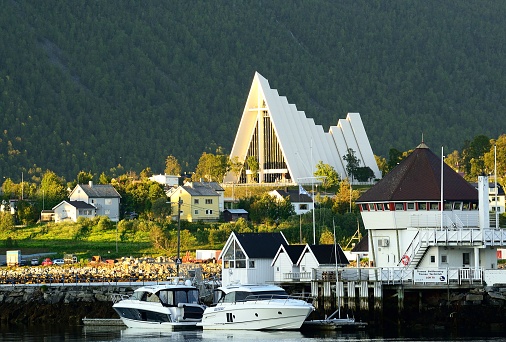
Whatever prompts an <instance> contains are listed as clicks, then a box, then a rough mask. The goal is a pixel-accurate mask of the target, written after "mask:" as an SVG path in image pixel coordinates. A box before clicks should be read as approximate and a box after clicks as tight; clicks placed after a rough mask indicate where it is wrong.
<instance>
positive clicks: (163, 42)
mask: <svg viewBox="0 0 506 342" xmlns="http://www.w3.org/2000/svg"><path fill="white" fill-rule="evenodd" d="M0 4H1V8H2V10H1V11H0V128H1V131H0V175H1V176H3V177H4V178H6V177H11V178H13V179H15V180H18V178H20V177H21V174H22V172H26V171H27V170H29V169H30V168H34V167H38V168H42V169H43V170H46V169H50V170H53V171H55V172H56V173H57V174H59V175H64V177H66V178H67V179H73V177H75V175H76V174H77V173H78V172H79V171H80V170H86V171H90V172H93V173H94V174H100V173H101V172H112V171H111V169H113V168H115V167H117V166H118V165H122V166H123V168H124V170H133V171H136V172H139V171H140V170H142V169H144V168H146V167H151V168H152V169H153V171H154V172H155V173H159V172H163V170H164V165H165V158H166V157H167V156H168V155H173V156H175V157H177V159H178V160H179V161H180V162H181V164H182V166H183V171H191V170H194V168H195V166H196V165H197V162H198V160H199V157H200V155H201V154H202V153H203V152H206V151H207V152H211V153H214V152H215V151H216V149H217V148H218V147H222V148H223V149H224V151H230V149H231V147H232V143H233V140H234V138H235V133H236V131H237V127H238V125H239V121H240V119H241V115H242V110H243V108H244V103H245V101H246V97H247V95H248V92H249V87H250V85H251V81H252V78H253V75H254V72H255V71H258V72H260V73H261V74H262V75H263V76H264V77H266V78H267V79H268V80H269V82H270V84H271V86H272V87H273V88H277V89H278V90H279V92H280V94H281V95H285V96H287V98H288V101H289V102H290V103H294V104H296V105H297V108H298V109H299V110H303V111H305V112H306V115H307V116H308V117H312V118H314V119H315V122H316V123H317V124H321V125H323V127H324V128H325V129H328V127H329V126H330V125H334V124H336V122H337V120H338V119H340V118H344V117H345V116H346V113H347V112H359V113H361V115H362V120H363V121H364V125H365V128H366V131H367V133H368V136H369V139H370V141H371V145H372V148H373V151H374V153H375V154H377V155H382V156H385V157H386V156H387V154H388V151H389V149H391V148H396V149H398V150H400V151H404V150H408V149H411V148H414V147H415V146H416V145H417V144H418V143H419V142H420V140H421V136H422V133H423V134H424V137H425V141H426V142H427V144H428V145H429V146H430V147H433V148H437V147H439V146H445V148H446V149H447V150H448V151H452V150H454V149H462V148H463V146H464V145H465V141H466V140H471V139H472V138H473V137H474V136H476V135H479V134H483V135H486V136H488V137H491V138H496V137H498V136H499V135H500V134H501V133H504V126H502V125H501V124H499V123H500V122H504V113H505V112H506V110H505V109H506V108H505V107H506V105H505V101H506V100H505V99H506V78H505V77H504V75H506V63H505V61H504V56H506V41H505V39H504V37H506V25H504V18H506V2H504V1H472V0H471V1H460V2H456V1H400V0H399V1H380V0H378V1H372V0H367V1H356V0H342V1H323V0H314V1H278V0H274V1H273V0H269V1H267V0H260V1H255V2H253V1H219V0H218V1H197V0H196V1H186V0H183V1H156V0H153V1H133V0H122V1H88V0H86V1H85V0H76V1H16V0H3V1H0ZM501 118H502V119H501Z"/></svg>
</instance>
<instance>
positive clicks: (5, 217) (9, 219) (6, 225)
mask: <svg viewBox="0 0 506 342" xmlns="http://www.w3.org/2000/svg"><path fill="white" fill-rule="evenodd" d="M12 229H14V217H13V216H12V215H11V213H9V212H5V211H0V231H2V232H6V231H9V230H12Z"/></svg>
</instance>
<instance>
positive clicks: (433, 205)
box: [430, 202, 439, 210]
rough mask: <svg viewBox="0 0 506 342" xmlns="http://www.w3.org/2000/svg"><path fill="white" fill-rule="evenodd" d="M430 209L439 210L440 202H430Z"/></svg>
mask: <svg viewBox="0 0 506 342" xmlns="http://www.w3.org/2000/svg"><path fill="white" fill-rule="evenodd" d="M430 210H439V203H438V202H431V203H430Z"/></svg>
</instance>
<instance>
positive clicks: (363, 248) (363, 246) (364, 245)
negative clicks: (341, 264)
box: [351, 235, 369, 253]
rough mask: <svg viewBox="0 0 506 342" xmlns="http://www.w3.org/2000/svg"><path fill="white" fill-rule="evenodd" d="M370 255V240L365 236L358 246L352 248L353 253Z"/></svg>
mask: <svg viewBox="0 0 506 342" xmlns="http://www.w3.org/2000/svg"><path fill="white" fill-rule="evenodd" d="M364 252H365V253H368V252H369V238H368V236H367V235H365V236H364V237H363V238H362V239H361V240H360V241H359V242H358V243H357V244H356V245H355V247H353V248H352V250H351V253H364Z"/></svg>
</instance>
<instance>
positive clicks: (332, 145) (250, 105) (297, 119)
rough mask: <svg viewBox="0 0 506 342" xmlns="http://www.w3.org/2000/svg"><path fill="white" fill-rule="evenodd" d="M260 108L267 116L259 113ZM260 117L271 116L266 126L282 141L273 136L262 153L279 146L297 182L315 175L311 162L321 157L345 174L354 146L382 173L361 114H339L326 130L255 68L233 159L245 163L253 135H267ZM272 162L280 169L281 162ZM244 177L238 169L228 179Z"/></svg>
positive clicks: (235, 143)
mask: <svg viewBox="0 0 506 342" xmlns="http://www.w3.org/2000/svg"><path fill="white" fill-rule="evenodd" d="M260 111H262V112H265V113H267V116H266V115H262V116H261V117H260V116H259V115H258V113H259V112H260ZM258 120H268V121H269V129H267V128H265V130H266V131H269V135H272V137H275V138H276V145H278V146H275V145H274V140H272V141H273V145H272V146H270V147H269V149H267V148H266V149H265V150H264V149H260V150H259V151H258V153H259V154H263V153H265V154H266V155H268V154H269V153H272V152H271V151H274V150H275V148H277V147H279V152H280V153H281V154H282V157H283V158H284V163H283V164H286V166H284V165H283V166H282V169H285V168H286V169H287V170H288V173H289V174H290V176H291V179H292V180H294V181H296V182H298V183H300V182H301V180H303V179H308V176H312V175H313V172H314V170H313V169H311V170H308V168H307V166H308V165H315V162H316V161H319V160H321V161H322V162H323V163H324V164H329V165H331V166H332V167H333V168H334V169H335V170H336V172H337V173H338V174H346V162H345V161H344V160H343V159H342V156H344V155H346V153H347V150H348V148H352V149H353V150H354V151H355V153H356V156H357V158H359V159H360V160H361V161H362V163H364V164H365V165H366V166H369V167H370V168H371V170H373V171H374V173H375V175H376V177H378V178H380V177H381V174H380V171H379V169H378V165H377V164H376V161H375V159H374V154H373V151H372V148H371V145H370V143H369V139H368V137H367V134H366V131H365V128H364V125H363V123H362V119H361V117H360V114H359V113H348V115H347V117H346V119H339V120H338V121H337V125H335V126H331V127H330V128H329V130H328V131H327V132H325V131H324V129H323V126H322V125H317V124H316V123H315V122H314V119H312V118H308V117H306V113H304V112H303V111H300V110H298V109H297V106H295V105H294V104H291V103H289V102H288V99H287V97H285V96H281V95H280V94H279V92H278V90H276V89H274V88H271V86H270V84H269V81H268V80H267V79H266V78H264V77H263V76H262V75H260V74H259V73H258V72H255V76H254V77H253V82H252V84H251V88H250V91H249V94H248V98H247V100H246V104H245V107H244V111H243V114H242V117H241V121H240V123H239V128H238V130H237V133H236V137H235V141H234V145H233V146H232V151H231V153H230V158H231V159H233V158H234V157H238V158H239V161H240V162H244V161H245V158H246V157H247V156H248V155H249V154H248V151H249V150H250V148H251V146H252V145H251V144H250V142H251V140H252V137H253V136H254V135H255V134H257V133H258V134H262V133H261V132H260V131H261V130H263V128H259V127H263V126H264V125H262V126H258V123H257V121H258ZM266 144H267V142H266ZM277 165H278V164H277ZM272 167H273V169H276V168H278V167H279V165H278V166H274V165H273V166H272ZM276 173H277V172H276ZM239 177H240V175H238V174H236V173H234V172H228V174H227V175H226V176H225V182H232V181H237V180H238V178H239ZM306 181H307V180H306Z"/></svg>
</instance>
